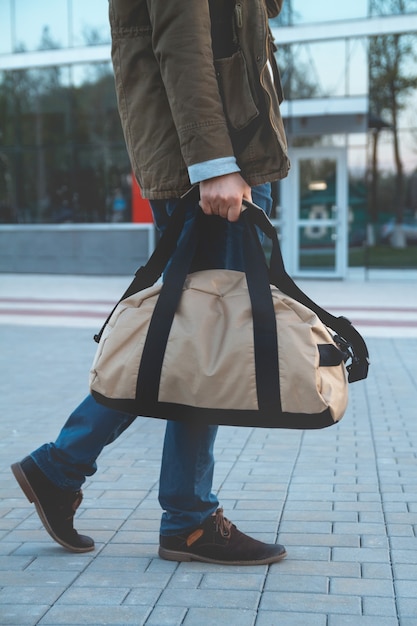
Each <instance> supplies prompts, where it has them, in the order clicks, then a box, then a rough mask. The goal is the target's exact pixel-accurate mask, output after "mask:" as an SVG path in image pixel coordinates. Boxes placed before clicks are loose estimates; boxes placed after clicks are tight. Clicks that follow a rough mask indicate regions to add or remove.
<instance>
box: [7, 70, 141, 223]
mask: <svg viewBox="0 0 417 626" xmlns="http://www.w3.org/2000/svg"><path fill="white" fill-rule="evenodd" d="M84 70H85V67H84ZM72 71H73V68H69V67H63V66H61V67H59V68H58V67H51V68H45V69H32V70H22V71H18V72H17V71H16V72H3V74H2V75H0V81H1V82H0V87H1V93H2V98H3V101H2V103H3V104H4V106H5V110H7V112H8V115H7V124H5V125H4V132H3V136H2V141H1V144H0V221H2V222H8V221H12V222H16V221H17V222H52V223H62V222H94V221H107V220H108V219H110V215H111V198H112V195H113V193H114V189H116V188H120V189H122V192H123V193H124V194H125V197H126V200H127V202H128V203H129V202H130V182H131V181H130V165H129V160H128V157H127V153H126V148H125V143H124V139H123V135H122V131H121V126H120V120H119V115H118V112H117V106H116V97H115V91H114V79H113V74H112V71H111V67H110V64H109V63H107V64H104V65H101V66H100V65H94V66H91V67H89V72H88V76H89V78H88V80H85V79H84V82H82V84H78V85H76V86H75V85H74V83H73V81H72ZM80 74H81V72H80ZM86 75H87V74H86V72H84V76H86ZM126 217H127V219H129V217H130V215H128V214H127V215H126Z"/></svg>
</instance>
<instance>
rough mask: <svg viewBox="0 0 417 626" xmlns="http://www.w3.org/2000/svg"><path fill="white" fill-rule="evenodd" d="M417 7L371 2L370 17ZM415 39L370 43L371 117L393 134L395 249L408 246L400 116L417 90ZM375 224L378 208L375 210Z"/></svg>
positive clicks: (406, 1) (407, 2) (389, 0)
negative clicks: (382, 122) (386, 125)
mask: <svg viewBox="0 0 417 626" xmlns="http://www.w3.org/2000/svg"><path fill="white" fill-rule="evenodd" d="M412 5H415V6H416V8H417V1H416V0H370V11H369V12H370V15H392V14H402V13H406V12H407V11H409V10H410V8H412ZM415 43H416V41H415V36H412V35H409V34H393V35H378V36H376V37H372V38H371V40H370V43H369V100H370V114H371V117H374V118H376V119H378V120H381V119H386V120H387V122H388V125H389V127H390V129H391V132H392V138H393V152H394V162H395V172H396V177H395V196H396V205H395V219H396V231H395V237H394V245H395V246H396V247H404V246H405V237H404V233H403V230H402V223H403V219H404V206H405V181H404V167H403V162H402V158H401V149H400V135H399V116H400V113H401V111H402V110H403V109H404V108H405V107H406V105H407V99H408V96H409V95H410V93H411V92H412V91H413V90H414V89H417V74H416V73H415V63H416V61H417V54H416V51H415ZM378 137H379V132H378V129H377V128H376V129H374V143H373V170H374V173H373V184H374V190H373V198H374V199H375V197H376V189H375V186H376V174H377V159H378V155H377V150H378ZM373 213H374V214H373V215H372V218H373V221H374V220H375V218H376V215H375V213H376V208H375V207H374V210H373Z"/></svg>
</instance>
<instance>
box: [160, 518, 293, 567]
mask: <svg viewBox="0 0 417 626" xmlns="http://www.w3.org/2000/svg"><path fill="white" fill-rule="evenodd" d="M159 556H160V557H161V558H162V559H166V560H168V561H202V562H203V563H216V564H220V565H266V564H267V563H276V562H277V561H281V559H283V558H285V557H286V556H287V552H286V550H285V548H284V546H281V545H279V544H268V543H263V542H262V541H258V540H257V539H253V538H252V537H249V536H248V535H245V534H244V533H242V532H240V530H238V529H237V528H236V526H235V525H234V524H232V522H230V521H229V520H228V519H227V518H226V517H224V516H223V509H217V511H216V514H215V515H212V516H211V517H209V518H208V519H207V520H206V521H205V522H204V524H202V525H201V526H199V527H198V528H196V529H195V530H193V531H191V532H188V533H184V534H183V535H174V536H164V535H161V536H160V540H159Z"/></svg>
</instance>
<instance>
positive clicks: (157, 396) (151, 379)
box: [90, 205, 368, 429]
mask: <svg viewBox="0 0 417 626" xmlns="http://www.w3.org/2000/svg"><path fill="white" fill-rule="evenodd" d="M201 219H207V218H204V217H203V218H200V217H198V218H197V219H196V224H195V225H194V230H193V231H191V230H190V233H189V235H188V239H184V240H183V241H182V243H180V245H179V246H178V247H177V249H176V252H175V254H174V256H173V260H172V264H171V265H170V267H169V269H168V271H167V273H166V276H165V280H164V283H163V284H159V283H157V284H155V285H153V284H152V282H155V280H154V279H155V278H156V277H157V276H156V274H159V273H160V270H161V269H162V268H163V266H164V264H165V262H166V259H167V258H169V256H170V250H172V246H173V241H176V239H177V238H178V233H179V232H180V227H179V226H178V224H181V220H182V216H181V207H180V208H179V210H178V209H177V211H176V213H174V217H173V218H172V221H174V222H175V220H176V221H177V224H176V226H175V225H174V226H172V227H171V231H172V230H173V231H175V234H174V236H172V232H171V234H170V231H169V229H168V231H169V232H168V235H167V237H165V235H164V236H163V238H162V239H161V240H160V242H159V244H158V246H157V248H156V250H155V252H154V255H153V257H152V258H151V260H150V262H149V263H148V266H145V268H141V269H140V270H139V271H138V273H137V276H136V279H135V280H134V281H133V283H132V286H131V287H130V288H129V290H128V291H127V292H126V293H125V294H124V296H123V297H122V299H121V301H120V302H119V303H118V304H117V306H116V307H115V309H114V310H113V312H112V314H111V315H110V316H109V319H108V320H107V322H106V324H105V325H104V327H103V329H102V331H101V333H100V335H99V336H98V340H99V346H98V349H97V353H96V356H95V359H94V362H93V365H92V368H91V374H90V389H91V393H92V394H93V396H94V398H95V399H96V400H97V401H98V402H101V403H103V404H105V405H106V406H109V407H113V408H115V409H119V410H122V411H126V412H128V413H131V414H135V415H143V416H148V417H158V418H165V419H170V420H191V421H195V420H198V421H204V422H206V423H212V424H230V425H244V426H262V427H272V428H303V429H310V428H323V427H326V426H330V425H331V424H334V423H336V422H338V421H339V420H340V419H341V418H342V416H343V414H344V412H345V410H346V407H347V403H348V379H349V382H353V381H354V380H360V379H362V378H365V377H366V375H367V369H368V353H367V349H366V345H365V343H364V341H363V339H362V337H361V336H360V335H359V333H358V332H357V331H356V330H355V329H354V328H353V327H352V325H351V324H350V322H349V321H348V320H346V319H345V318H335V317H333V316H332V315H330V314H329V313H328V312H327V311H324V310H323V309H321V308H320V307H318V305H316V304H315V303H314V302H312V301H311V300H310V299H309V298H308V297H307V296H306V295H305V294H304V293H303V292H301V291H300V290H299V289H298V287H297V286H296V285H295V284H294V283H293V281H292V280H291V279H290V278H289V276H288V275H287V274H286V273H285V270H284V267H283V264H282V257H281V254H280V251H279V244H278V240H277V237H276V233H275V229H274V228H273V226H272V225H271V223H270V222H269V220H268V218H267V217H266V216H265V214H264V213H263V211H261V209H259V208H257V207H255V206H254V205H249V208H248V210H246V211H245V212H244V214H243V217H242V218H241V219H243V220H245V222H246V226H245V246H244V248H245V259H246V263H245V265H246V268H247V269H246V271H245V272H237V271H233V270H204V271H198V272H194V273H192V274H187V271H188V268H189V266H190V263H191V260H192V255H193V246H192V245H191V242H193V241H196V240H197V241H198V237H199V228H200V230H201V228H204V226H201V225H200V227H199V226H198V222H199V220H201ZM255 224H256V225H257V226H258V227H260V228H262V230H264V231H265V233H266V234H267V235H268V236H269V237H270V238H271V240H272V244H273V252H272V256H271V261H270V267H269V268H268V267H267V265H266V263H265V258H264V255H263V252H262V248H261V246H260V245H259V240H258V238H257V235H256V232H255V229H254V225H255ZM170 238H171V241H170V243H169V240H170ZM167 241H168V243H167ZM155 266H156V267H158V271H157V272H155V269H154V268H155ZM271 283H272V284H271ZM149 284H152V286H148V287H145V288H141V285H142V286H143V285H149ZM330 327H331V328H333V329H334V330H335V331H336V333H337V334H336V336H333V335H334V333H332V332H330V330H329V328H330ZM347 360H350V361H351V363H350V365H347V364H346V362H347ZM348 374H349V375H348Z"/></svg>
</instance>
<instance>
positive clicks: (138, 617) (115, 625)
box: [38, 604, 150, 626]
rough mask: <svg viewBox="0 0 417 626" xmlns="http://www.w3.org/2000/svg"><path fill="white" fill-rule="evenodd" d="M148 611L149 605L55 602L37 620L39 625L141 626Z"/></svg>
mask: <svg viewBox="0 0 417 626" xmlns="http://www.w3.org/2000/svg"><path fill="white" fill-rule="evenodd" d="M149 613H150V608H149V607H141V606H139V605H135V606H107V605H105V606H103V605H102V604H99V605H90V604H88V605H85V604H71V605H63V604H62V605H58V604H55V605H54V606H53V607H52V608H51V609H50V610H49V611H48V613H47V614H46V615H45V616H44V617H43V618H42V619H41V620H40V621H39V622H38V624H39V626H86V625H95V626H98V625H99V624H106V625H108V626H142V625H143V624H145V622H146V618H147V616H148V615H149Z"/></svg>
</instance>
